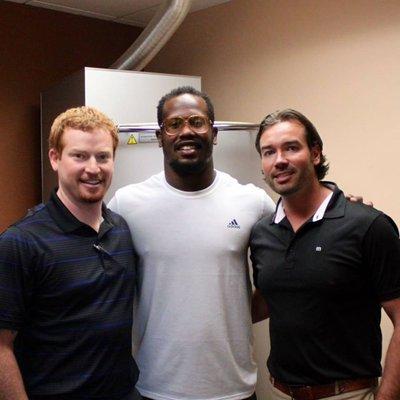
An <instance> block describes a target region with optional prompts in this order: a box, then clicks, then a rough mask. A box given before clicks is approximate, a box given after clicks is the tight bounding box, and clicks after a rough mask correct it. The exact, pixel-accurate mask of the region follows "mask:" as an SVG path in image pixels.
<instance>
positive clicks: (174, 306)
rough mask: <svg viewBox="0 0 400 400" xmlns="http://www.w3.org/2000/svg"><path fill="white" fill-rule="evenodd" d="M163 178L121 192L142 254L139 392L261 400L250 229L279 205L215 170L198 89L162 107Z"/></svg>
mask: <svg viewBox="0 0 400 400" xmlns="http://www.w3.org/2000/svg"><path fill="white" fill-rule="evenodd" d="M157 111H158V123H159V125H160V130H159V131H158V132H157V137H158V141H159V145H160V147H162V149H163V152H164V171H163V172H161V173H159V174H157V175H154V176H152V177H151V178H149V179H148V180H146V181H144V182H142V183H139V184H133V185H128V186H126V187H124V188H122V189H120V190H118V191H117V192H116V194H115V196H114V197H113V199H112V200H111V202H110V204H109V207H110V208H111V209H112V210H113V211H115V212H117V213H119V214H121V215H122V216H123V217H124V218H125V219H126V221H127V223H128V225H129V227H130V230H131V233H132V236H133V241H134V246H135V249H136V252H137V255H138V270H139V278H138V279H139V288H138V289H139V290H138V292H139V293H138V294H139V295H138V301H137V304H136V310H135V318H134V321H135V326H134V340H133V342H134V343H133V347H134V352H135V355H136V361H137V363H138V365H139V368H140V371H141V372H140V378H139V381H138V385H137V387H138V389H139V391H140V392H141V393H142V395H143V396H146V397H147V398H150V399H155V400H183V399H192V400H195V399H196V400H228V399H229V400H241V399H255V394H254V389H255V383H256V375H257V371H256V364H255V362H254V360H253V357H252V330H251V315H250V306H251V304H250V298H251V285H250V280H249V273H248V264H247V249H248V240H249V235H250V230H251V228H252V226H253V225H254V223H255V222H256V221H258V220H259V219H260V218H261V217H262V216H264V215H266V214H270V213H271V212H273V210H274V208H275V206H274V204H273V202H272V200H271V199H270V198H269V197H268V196H267V195H266V193H265V192H264V191H263V190H261V189H259V188H257V187H255V186H254V185H251V184H249V185H241V184H239V183H238V182H237V180H236V179H234V178H232V177H231V176H229V175H228V174H225V173H223V172H219V171H216V170H215V169H214V165H213V158H212V151H213V146H214V145H215V144H216V139H217V129H216V128H215V127H214V126H213V123H214V109H213V105H212V103H211V101H210V99H209V98H208V97H207V96H206V95H205V94H204V93H201V92H198V91H197V90H195V89H193V88H191V87H181V88H178V89H175V90H173V91H172V92H170V93H168V94H167V95H165V96H164V97H163V98H162V99H161V100H160V102H159V105H158V110H157Z"/></svg>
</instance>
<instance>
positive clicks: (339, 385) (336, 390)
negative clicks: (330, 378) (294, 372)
mask: <svg viewBox="0 0 400 400" xmlns="http://www.w3.org/2000/svg"><path fill="white" fill-rule="evenodd" d="M270 380H271V383H272V385H273V386H274V387H276V388H277V389H278V390H280V391H281V392H283V393H285V394H287V395H288V396H290V397H291V398H292V399H294V400H318V399H322V398H324V397H330V396H336V395H338V394H342V393H347V392H353V391H354V390H361V389H367V388H373V387H377V386H378V378H360V379H346V380H341V381H336V382H334V383H328V384H326V385H311V386H306V385H304V386H303V385H287V384H285V383H282V382H279V381H277V380H276V379H274V378H273V377H272V376H271V377H270Z"/></svg>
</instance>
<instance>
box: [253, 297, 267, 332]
mask: <svg viewBox="0 0 400 400" xmlns="http://www.w3.org/2000/svg"><path fill="white" fill-rule="evenodd" d="M267 318H269V311H268V306H267V303H266V302H265V300H264V298H263V296H262V294H261V292H260V290H259V289H256V290H255V291H254V293H253V296H252V299H251V319H252V321H253V324H255V323H256V322H259V321H262V320H264V319H267Z"/></svg>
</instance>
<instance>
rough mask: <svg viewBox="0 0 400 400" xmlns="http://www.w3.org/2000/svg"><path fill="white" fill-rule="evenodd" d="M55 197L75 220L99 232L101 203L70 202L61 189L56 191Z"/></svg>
mask: <svg viewBox="0 0 400 400" xmlns="http://www.w3.org/2000/svg"><path fill="white" fill-rule="evenodd" d="M57 196H58V198H59V199H60V200H61V201H62V202H63V204H64V206H65V207H67V208H68V211H69V212H70V213H71V214H72V215H73V216H74V217H75V218H76V219H78V220H79V221H81V222H83V223H84V224H86V225H89V226H90V227H92V228H93V229H94V230H95V231H96V232H98V231H99V229H100V224H101V219H102V208H101V207H102V202H101V201H98V202H96V203H76V202H74V201H72V200H71V199H70V198H69V197H68V196H67V195H66V194H65V192H64V191H63V190H62V189H61V188H59V189H58V191H57Z"/></svg>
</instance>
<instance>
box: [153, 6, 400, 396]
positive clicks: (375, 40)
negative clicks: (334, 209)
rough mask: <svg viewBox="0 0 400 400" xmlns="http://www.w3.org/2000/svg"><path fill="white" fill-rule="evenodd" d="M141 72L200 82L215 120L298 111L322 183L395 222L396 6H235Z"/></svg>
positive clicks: (399, 93)
mask: <svg viewBox="0 0 400 400" xmlns="http://www.w3.org/2000/svg"><path fill="white" fill-rule="evenodd" d="M147 69H148V70H149V71H157V72H169V73H183V74H190V75H192V74H193V75H201V76H202V77H203V89H204V90H206V91H207V92H208V93H209V94H210V95H211V97H212V99H213V100H214V102H215V105H216V113H217V119H220V120H226V119H231V120H249V121H254V122H259V121H260V120H261V118H262V117H263V116H265V115H266V114H267V113H269V112H271V111H274V110H276V109H278V108H282V107H292V108H296V109H298V110H300V111H302V112H304V113H305V114H306V115H307V116H308V117H309V118H310V119H311V120H312V121H313V122H314V123H315V125H316V126H317V129H319V131H320V133H321V135H322V138H323V139H324V143H325V152H326V154H327V157H328V159H329V160H330V162H331V171H330V173H329V175H328V178H329V179H331V180H334V181H336V182H337V183H338V184H339V185H340V186H341V187H342V188H343V189H344V190H345V191H346V192H351V193H357V194H362V195H364V196H365V198H367V199H371V200H373V201H374V203H375V205H376V207H378V208H380V209H382V210H384V211H386V212H387V213H389V214H390V215H391V216H392V217H393V218H394V219H395V220H396V222H397V224H400V201H399V200H398V197H397V196H398V195H399V189H398V185H399V181H398V176H399V174H400V168H399V160H400V155H399V149H400V123H399V115H400V2H399V1H398V0H393V1H389V0H232V1H231V2H229V3H226V4H224V5H221V6H217V7H214V8H210V9H208V10H204V11H200V12H197V13H195V14H191V15H189V16H188V17H187V19H186V21H185V22H184V24H183V26H182V27H181V28H180V29H179V30H178V32H177V33H176V34H175V35H174V37H173V38H172V40H171V41H170V42H169V43H168V44H167V46H166V47H165V48H164V49H163V51H161V52H160V54H159V55H158V56H157V57H156V59H155V60H154V61H153V62H152V63H151V64H150V65H149V67H148V68H147ZM254 157H257V155H256V153H254ZM265 329H266V328H265V326H262V328H258V330H259V331H260V330H261V331H263V330H264V331H265ZM384 332H385V346H386V344H387V340H388V337H389V336H390V334H391V328H390V324H389V323H388V321H387V319H386V320H384ZM258 334H259V335H261V334H263V332H258ZM259 340H260V339H259ZM260 343H261V341H260ZM259 346H261V344H260V345H259ZM259 352H260V350H259ZM260 357H261V358H262V357H264V356H263V355H261V356H260ZM264 384H265V382H263V383H261V384H260V385H261V387H260V388H259V391H260V392H262V393H264V392H263V390H264Z"/></svg>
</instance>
